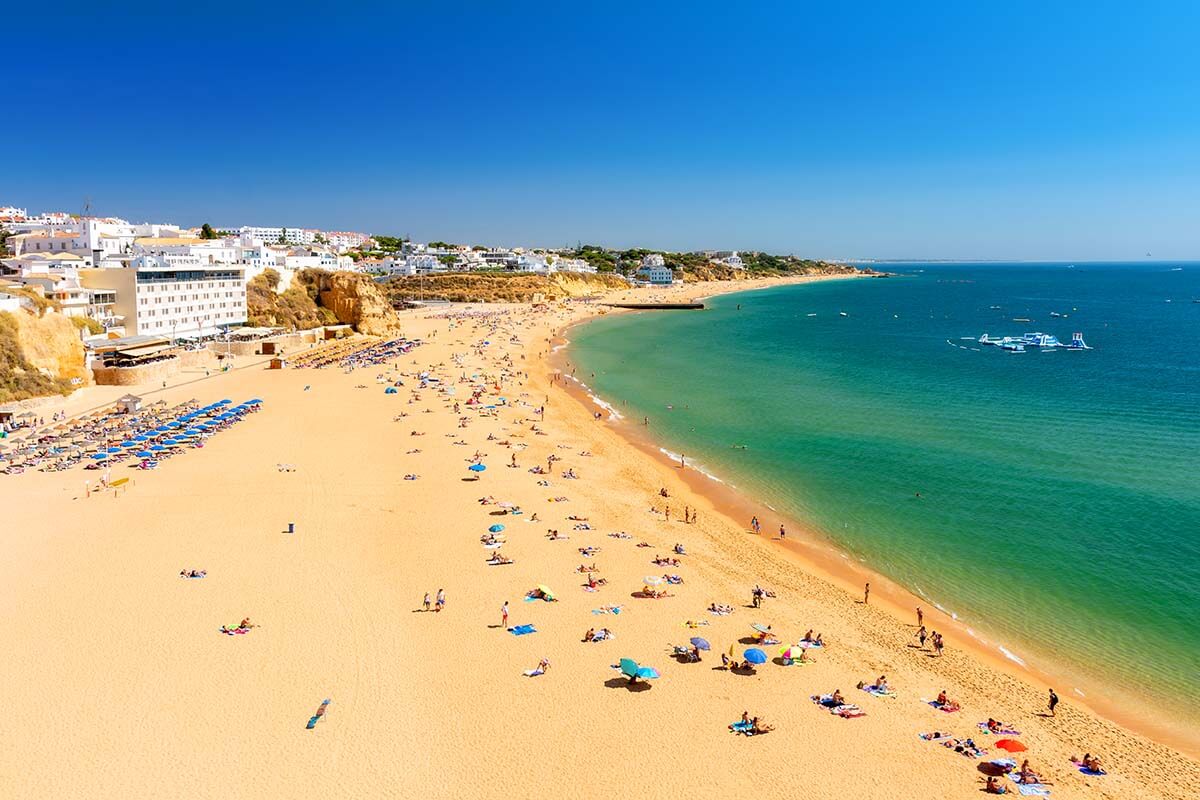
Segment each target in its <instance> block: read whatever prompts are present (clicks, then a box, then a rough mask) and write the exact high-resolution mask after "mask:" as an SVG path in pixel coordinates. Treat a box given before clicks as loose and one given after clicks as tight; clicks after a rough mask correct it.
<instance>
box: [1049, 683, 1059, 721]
mask: <svg viewBox="0 0 1200 800" xmlns="http://www.w3.org/2000/svg"><path fill="white" fill-rule="evenodd" d="M1057 705H1058V695H1056V694H1055V693H1054V690H1053V689H1051V690H1050V716H1052V717H1053V716H1057V715H1056V714H1055V713H1054V708H1055V706H1057Z"/></svg>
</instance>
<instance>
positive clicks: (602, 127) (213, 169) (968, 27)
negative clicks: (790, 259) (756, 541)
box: [0, 0, 1200, 260]
mask: <svg viewBox="0 0 1200 800" xmlns="http://www.w3.org/2000/svg"><path fill="white" fill-rule="evenodd" d="M73 5H74V4H73V3H70V2H68V3H67V4H66V6H61V5H51V6H37V5H36V4H33V5H32V8H31V6H30V4H23V6H22V7H20V8H15V9H6V10H5V11H4V12H3V22H4V27H5V28H6V34H5V37H4V38H5V46H4V49H3V54H4V60H5V63H6V70H7V71H8V72H9V78H8V79H6V80H5V81H4V91H3V93H2V97H0V102H2V103H3V105H4V109H5V111H4V114H3V117H2V118H3V124H2V125H0V152H2V153H4V154H5V155H4V159H3V162H2V163H0V205H4V204H16V205H27V206H28V207H29V208H30V209H31V210H47V209H64V210H68V211H78V210H79V209H80V208H81V207H82V204H83V200H84V198H85V197H89V198H91V202H92V208H93V209H94V211H95V213H99V214H112V215H120V216H124V217H126V218H130V219H136V220H142V219H150V220H169V221H177V222H179V223H182V224H199V223H200V222H203V221H211V222H212V223H214V224H218V225H230V224H259V225H280V224H284V225H294V226H305V227H321V228H333V229H340V228H353V229H359V230H366V231H367V232H371V233H392V234H408V235H411V236H413V237H414V238H417V239H424V240H428V239H447V240H452V241H462V242H471V243H485V244H487V243H491V244H522V243H524V244H541V245H550V246H553V245H564V244H568V243H569V244H574V243H575V242H576V241H583V242H594V243H603V244H609V245H613V246H632V245H641V246H648V247H662V248H672V249H698V248H708V247H712V248H717V247H720V248H739V249H750V248H754V249H764V250H770V251H775V252H795V253H797V254H804V255H812V256H825V257H854V256H866V257H902V256H922V257H942V258H956V257H962V258H967V257H974V258H1061V259H1071V260H1075V259H1080V260H1082V259H1088V258H1130V257H1142V256H1144V254H1145V252H1146V251H1148V250H1149V251H1153V252H1154V255H1155V257H1163V258H1185V257H1193V258H1195V257H1200V45H1197V42H1196V35H1197V31H1198V30H1200V4H1197V3H1195V2H1185V1H1183V0H1180V2H1163V3H1154V2H1149V3H1132V2H1103V1H1102V2H1096V1H1095V0H1091V1H1090V2H1078V3H1066V2H1058V3H1056V2H1048V3H1047V2H1021V1H1019V0H1018V1H1011V0H1010V2H1004V3H1000V2H994V3H991V2H987V3H985V2H978V3H977V2H962V1H961V0H959V1H958V2H947V3H924V2H916V3H914V2H911V0H910V2H897V3H874V2H846V3H828V2H821V3H801V2H784V3H753V4H740V3H739V4H734V3H724V2H721V3H717V2H704V1H703V0H700V1H698V2H689V3H680V4H678V5H674V6H673V7H666V6H657V7H656V8H654V9H648V8H646V7H645V5H648V4H642V3H589V4H586V5H587V8H584V7H583V4H579V3H545V4H534V3H514V4H508V3H495V2H486V3H471V2H460V3H454V4H448V3H429V4H422V5H420V6H418V5H415V4H414V5H412V6H408V5H407V4H398V3H389V4H382V3H381V4H378V5H375V4H371V5H364V4H359V3H352V2H351V3H341V4H327V5H321V6H318V5H313V4H306V3H296V2H289V3H241V4H237V5H228V4H206V3H194V4H189V5H187V6H186V13H185V12H183V11H177V10H174V8H172V7H173V6H175V5H176V4H172V3H159V4H157V5H154V6H149V5H148V6H146V7H145V8H141V7H139V6H138V4H137V3H134V4H132V5H124V6H119V5H118V6H113V7H112V8H111V9H110V10H105V9H102V8H101V7H100V6H101V5H102V4H98V3H94V2H92V3H87V4H80V5H79V7H78V8H74V7H73ZM510 5H511V6H512V8H511V9H502V8H500V7H501V6H510ZM447 6H450V7H452V8H448V7H447ZM43 8H44V9H46V10H45V11H44V12H43V11H42V9H43Z"/></svg>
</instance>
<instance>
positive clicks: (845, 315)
mask: <svg viewBox="0 0 1200 800" xmlns="http://www.w3.org/2000/svg"><path fill="white" fill-rule="evenodd" d="M1168 302H1170V301H1168ZM838 316H839V317H848V316H850V315H849V314H847V313H846V312H845V311H839V312H838Z"/></svg>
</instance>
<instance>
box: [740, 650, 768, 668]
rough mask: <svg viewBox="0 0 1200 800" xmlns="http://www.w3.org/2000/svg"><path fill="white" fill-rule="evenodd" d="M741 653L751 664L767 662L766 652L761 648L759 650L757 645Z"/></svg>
mask: <svg viewBox="0 0 1200 800" xmlns="http://www.w3.org/2000/svg"><path fill="white" fill-rule="evenodd" d="M742 655H743V656H744V657H745V659H746V660H747V661H749V662H750V663H751V664H765V663H767V654H766V653H764V652H763V651H762V650H759V649H758V648H757V647H751V648H749V649H748V650H746V652H744V653H742Z"/></svg>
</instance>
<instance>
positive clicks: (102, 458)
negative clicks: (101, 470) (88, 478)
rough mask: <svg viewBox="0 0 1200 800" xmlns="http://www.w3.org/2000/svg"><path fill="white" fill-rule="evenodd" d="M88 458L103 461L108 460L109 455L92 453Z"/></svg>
mask: <svg viewBox="0 0 1200 800" xmlns="http://www.w3.org/2000/svg"><path fill="white" fill-rule="evenodd" d="M88 458H92V459H95V460H96V461H103V460H104V459H106V458H108V453H92V454H91V455H90V456H88Z"/></svg>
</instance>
